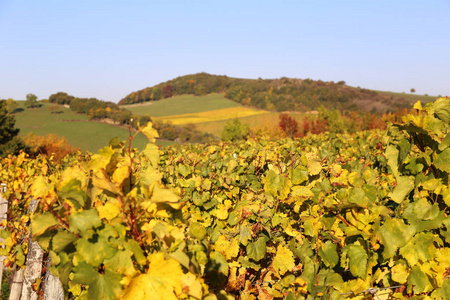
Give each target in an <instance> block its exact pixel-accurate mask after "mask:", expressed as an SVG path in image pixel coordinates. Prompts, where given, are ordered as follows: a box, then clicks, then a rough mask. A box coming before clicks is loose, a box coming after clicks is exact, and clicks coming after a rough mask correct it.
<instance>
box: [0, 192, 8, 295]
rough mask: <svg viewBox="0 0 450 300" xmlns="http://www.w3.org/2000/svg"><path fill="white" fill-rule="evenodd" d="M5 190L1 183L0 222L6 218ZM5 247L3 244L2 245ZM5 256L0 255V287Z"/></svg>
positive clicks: (2, 240)
mask: <svg viewBox="0 0 450 300" xmlns="http://www.w3.org/2000/svg"><path fill="white" fill-rule="evenodd" d="M4 192H6V184H5V183H2V184H1V186H0V223H1V222H2V221H3V220H7V218H8V200H6V199H4V198H3V193H4ZM1 230H3V226H1V225H0V231H1ZM4 242H5V240H4V239H2V238H0V244H2V243H4ZM3 248H5V245H3ZM4 260H5V256H0V287H1V286H2V280H3V261H4ZM1 296H2V290H1V289H0V298H2V297H1Z"/></svg>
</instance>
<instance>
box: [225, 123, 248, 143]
mask: <svg viewBox="0 0 450 300" xmlns="http://www.w3.org/2000/svg"><path fill="white" fill-rule="evenodd" d="M249 134H250V129H249V128H248V125H247V124H242V123H241V121H239V119H233V120H230V121H227V122H226V123H225V128H224V129H223V131H222V134H221V135H220V137H221V138H222V140H223V141H232V142H234V141H238V140H242V139H246V138H247V137H248V135H249Z"/></svg>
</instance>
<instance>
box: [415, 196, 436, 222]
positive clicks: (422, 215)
mask: <svg viewBox="0 0 450 300" xmlns="http://www.w3.org/2000/svg"><path fill="white" fill-rule="evenodd" d="M439 212H440V209H439V205H438V204H437V203H435V204H433V205H432V204H430V203H429V202H428V200H427V199H425V198H420V199H419V200H417V201H416V203H415V205H414V213H415V214H416V216H417V218H419V219H422V220H433V219H435V218H436V217H437V216H438V215H439Z"/></svg>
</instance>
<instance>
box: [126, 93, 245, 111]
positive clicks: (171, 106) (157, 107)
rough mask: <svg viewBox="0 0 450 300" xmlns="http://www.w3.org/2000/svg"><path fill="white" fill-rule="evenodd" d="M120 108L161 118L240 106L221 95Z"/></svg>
mask: <svg viewBox="0 0 450 300" xmlns="http://www.w3.org/2000/svg"><path fill="white" fill-rule="evenodd" d="M122 107H123V108H126V109H128V110H130V111H131V112H132V113H133V114H135V115H149V116H150V117H163V116H174V115H181V114H192V113H199V112H207V111H211V110H218V109H225V108H232V107H241V105H240V104H239V103H236V102H233V101H231V100H228V99H226V98H225V97H224V96H223V95H222V94H210V95H206V96H193V95H181V96H175V97H172V98H167V99H162V100H159V101H152V102H145V103H142V104H132V105H124V106H122Z"/></svg>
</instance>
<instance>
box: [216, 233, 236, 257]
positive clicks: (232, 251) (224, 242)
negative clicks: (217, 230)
mask: <svg viewBox="0 0 450 300" xmlns="http://www.w3.org/2000/svg"><path fill="white" fill-rule="evenodd" d="M214 249H215V250H216V251H217V252H220V253H222V254H223V255H224V256H225V257H226V258H227V259H231V258H233V257H237V256H238V254H239V242H238V241H237V240H236V239H232V240H231V241H229V240H228V239H227V238H226V237H224V236H223V235H221V236H219V238H218V239H217V241H216V243H215V244H214Z"/></svg>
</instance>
